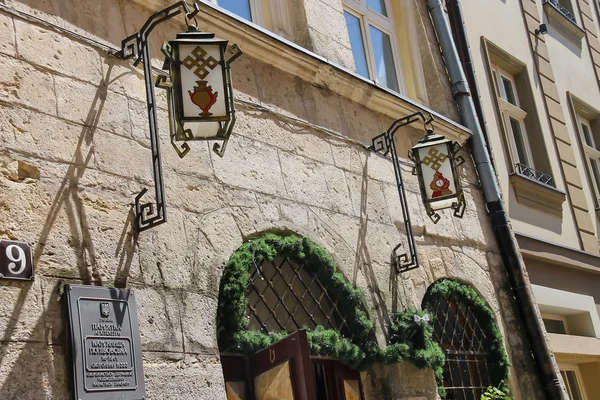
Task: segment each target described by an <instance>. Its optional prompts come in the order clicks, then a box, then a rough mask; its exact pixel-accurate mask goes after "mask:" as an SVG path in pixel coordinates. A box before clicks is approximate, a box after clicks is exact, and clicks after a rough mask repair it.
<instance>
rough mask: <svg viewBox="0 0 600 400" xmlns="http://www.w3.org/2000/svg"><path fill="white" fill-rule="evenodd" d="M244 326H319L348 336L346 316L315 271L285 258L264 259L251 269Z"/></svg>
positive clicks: (272, 328) (282, 328)
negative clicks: (247, 317)
mask: <svg viewBox="0 0 600 400" xmlns="http://www.w3.org/2000/svg"><path fill="white" fill-rule="evenodd" d="M247 295H248V309H247V312H248V315H249V316H250V321H249V324H248V329H254V330H262V331H263V332H279V331H286V332H289V333H291V332H294V331H296V330H298V329H300V328H307V329H310V330H312V329H314V328H315V327H316V326H317V325H322V326H323V327H325V328H326V329H333V330H335V331H337V332H338V333H339V334H340V335H342V336H344V337H346V338H350V339H352V336H353V335H352V332H351V331H350V329H349V327H348V324H347V323H346V319H345V318H344V316H343V315H342V313H341V312H340V311H339V310H338V307H337V299H332V298H331V296H330V295H329V294H328V293H327V289H326V288H325V287H324V286H323V284H322V283H321V281H320V280H319V279H318V278H317V276H316V275H315V274H313V273H312V272H311V271H309V270H308V268H305V267H303V265H302V264H300V263H297V262H295V261H293V260H291V259H289V258H288V257H277V258H275V259H274V260H273V261H269V260H265V261H263V262H262V263H261V264H260V265H259V266H258V268H253V269H252V271H251V278H250V284H249V285H248V290H247Z"/></svg>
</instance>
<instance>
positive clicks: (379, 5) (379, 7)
mask: <svg viewBox="0 0 600 400" xmlns="http://www.w3.org/2000/svg"><path fill="white" fill-rule="evenodd" d="M367 5H368V6H369V8H370V9H371V10H373V11H375V12H377V13H379V14H381V15H383V16H386V17H387V11H386V9H385V0H367Z"/></svg>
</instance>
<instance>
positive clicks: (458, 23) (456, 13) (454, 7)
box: [446, 0, 496, 171]
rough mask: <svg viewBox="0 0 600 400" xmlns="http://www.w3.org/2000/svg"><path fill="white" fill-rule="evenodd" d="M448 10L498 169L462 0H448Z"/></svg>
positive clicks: (462, 60) (482, 129)
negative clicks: (474, 65) (480, 93)
mask: <svg viewBox="0 0 600 400" xmlns="http://www.w3.org/2000/svg"><path fill="white" fill-rule="evenodd" d="M446 10H447V11H448V18H449V20H450V29H452V37H453V38H454V43H455V44H456V47H457V50H458V56H459V58H460V61H461V63H462V66H463V71H464V72H465V75H466V76H467V83H468V84H469V88H470V89H471V98H472V99H473V104H474V105H475V112H476V113H477V118H478V119H479V126H480V127H481V132H482V133H483V139H484V140H485V144H486V147H487V151H488V155H489V156H490V162H491V163H492V168H494V171H495V170H496V164H495V163H494V153H493V152H492V144H491V143H490V138H489V136H488V132H487V129H486V126H485V119H484V116H483V107H482V106H481V99H480V96H479V86H478V85H477V80H476V79H475V69H474V68H473V58H472V57H471V50H470V47H469V40H468V39H467V32H466V29H465V23H464V19H463V14H462V8H461V5H460V0H446Z"/></svg>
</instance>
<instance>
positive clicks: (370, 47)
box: [344, 0, 400, 92]
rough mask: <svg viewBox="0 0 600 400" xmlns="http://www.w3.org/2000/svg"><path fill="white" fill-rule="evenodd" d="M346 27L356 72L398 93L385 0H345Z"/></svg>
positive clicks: (393, 41)
mask: <svg viewBox="0 0 600 400" xmlns="http://www.w3.org/2000/svg"><path fill="white" fill-rule="evenodd" d="M346 3H347V6H348V9H346V10H344V16H345V18H346V26H347V28H348V35H349V37H350V46H351V47H352V55H353V57H354V64H355V66H356V72H357V73H358V74H359V75H361V76H364V77H368V78H371V79H373V80H374V81H375V82H376V83H378V84H379V85H381V86H384V87H386V88H388V89H391V90H394V91H396V92H400V80H399V76H398V72H397V67H398V65H399V64H398V63H397V61H398V59H397V54H398V52H397V48H396V43H395V32H394V31H395V29H394V23H393V17H392V15H391V9H390V8H389V3H388V2H387V0H356V1H352V2H350V1H349V0H348V1H346Z"/></svg>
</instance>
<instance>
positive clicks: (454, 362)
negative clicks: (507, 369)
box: [433, 298, 492, 400]
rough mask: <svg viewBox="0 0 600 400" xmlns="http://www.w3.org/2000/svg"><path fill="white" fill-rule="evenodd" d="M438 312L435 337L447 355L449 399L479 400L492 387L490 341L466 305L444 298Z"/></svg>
mask: <svg viewBox="0 0 600 400" xmlns="http://www.w3.org/2000/svg"><path fill="white" fill-rule="evenodd" d="M435 310H436V312H435V318H434V325H433V327H434V337H435V339H436V340H437V341H438V343H440V345H441V346H442V350H444V353H445V354H446V364H445V365H444V388H445V389H446V399H452V400H455V399H456V400H479V399H480V398H481V395H482V394H483V393H484V392H485V390H486V389H487V387H488V386H490V385H491V384H492V381H491V379H490V374H489V370H488V363H489V359H490V344H489V341H488V339H487V337H486V335H485V333H484V332H483V330H482V329H481V326H480V325H479V322H478V321H477V318H476V317H475V315H474V314H473V312H472V311H471V309H470V308H469V306H468V305H467V304H466V303H464V302H461V301H459V300H458V299H454V298H442V299H441V300H440V302H439V303H438V304H437V306H436V309H435Z"/></svg>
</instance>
